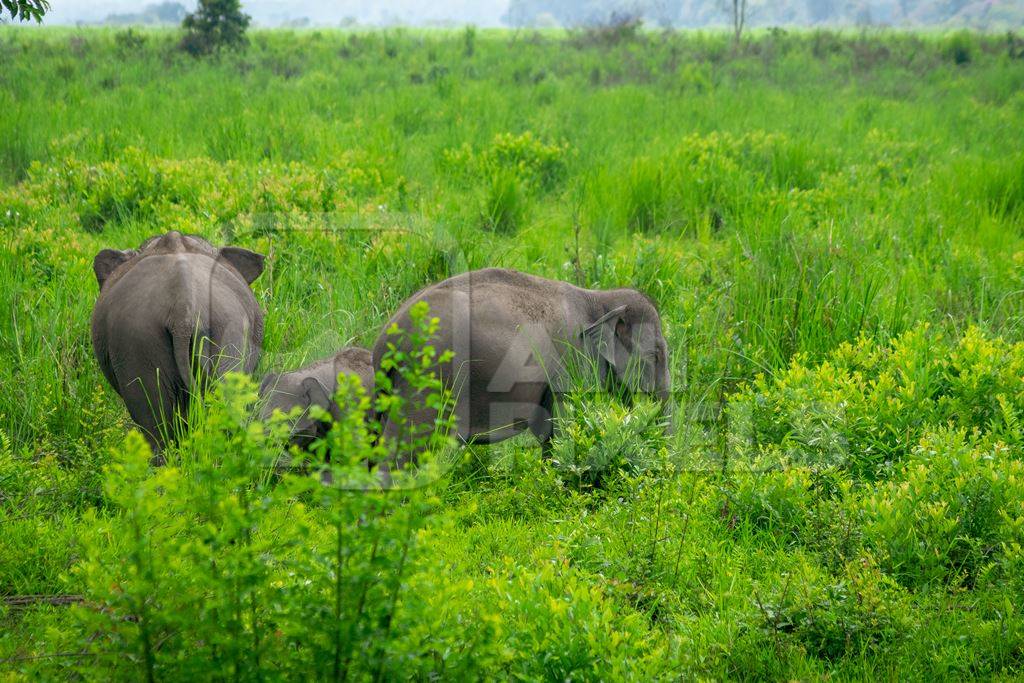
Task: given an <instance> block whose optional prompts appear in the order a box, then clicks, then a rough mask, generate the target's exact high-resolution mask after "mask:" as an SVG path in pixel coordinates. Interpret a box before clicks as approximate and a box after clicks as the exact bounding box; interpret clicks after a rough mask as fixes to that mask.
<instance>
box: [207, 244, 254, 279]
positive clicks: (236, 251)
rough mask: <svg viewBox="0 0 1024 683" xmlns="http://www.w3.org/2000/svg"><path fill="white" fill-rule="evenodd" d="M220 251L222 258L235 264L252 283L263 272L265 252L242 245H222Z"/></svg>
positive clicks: (236, 268)
mask: <svg viewBox="0 0 1024 683" xmlns="http://www.w3.org/2000/svg"><path fill="white" fill-rule="evenodd" d="M218 253H219V254H220V258H222V259H224V260H225V261H227V262H228V263H230V264H231V265H232V266H234V267H235V270H237V271H238V272H239V273H241V275H242V277H243V278H245V281H246V282H248V283H249V284H250V285H251V284H252V283H253V282H254V281H255V280H256V278H258V277H259V276H260V274H261V273H262V272H263V260H264V258H265V257H264V256H263V254H257V253H256V252H255V251H249V250H248V249H242V248H241V247H221V249H220V251H219V252H218Z"/></svg>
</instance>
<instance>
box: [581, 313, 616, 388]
mask: <svg viewBox="0 0 1024 683" xmlns="http://www.w3.org/2000/svg"><path fill="white" fill-rule="evenodd" d="M625 312H626V307H625V306H619V307H617V308H613V309H612V310H610V311H608V312H607V313H605V314H604V315H602V316H601V317H600V318H598V319H597V320H595V321H594V322H593V323H591V324H590V326H589V327H587V328H586V329H584V330H583V332H582V335H583V347H584V349H586V351H587V353H588V354H589V355H590V356H591V357H592V358H594V359H596V360H597V362H598V368H599V371H600V377H601V381H602V382H603V381H604V380H605V378H606V377H607V376H608V368H614V370H615V372H616V373H618V374H620V375H621V374H622V373H623V372H625V368H620V367H618V366H617V364H616V362H615V356H616V354H615V347H616V335H623V334H624V333H625V326H626V321H625V320H624V319H623V316H624V314H625Z"/></svg>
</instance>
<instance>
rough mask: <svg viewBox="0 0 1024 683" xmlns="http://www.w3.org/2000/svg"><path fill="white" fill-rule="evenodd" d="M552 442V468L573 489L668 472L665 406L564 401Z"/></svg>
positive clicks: (586, 398) (598, 399) (598, 398)
mask: <svg viewBox="0 0 1024 683" xmlns="http://www.w3.org/2000/svg"><path fill="white" fill-rule="evenodd" d="M558 413H559V414H558V415H557V417H555V418H554V421H555V436H554V438H553V439H552V440H551V464H552V465H553V466H554V468H555V470H556V471H557V472H558V473H559V476H561V477H562V479H563V481H565V482H566V483H567V484H568V485H570V486H571V487H573V488H576V489H581V488H591V487H598V486H601V485H602V483H603V482H604V481H605V480H606V479H608V478H610V477H614V476H615V475H616V474H619V473H622V472H627V473H633V474H635V473H640V472H649V471H658V470H664V469H665V468H666V467H667V466H668V461H669V456H668V448H667V446H668V444H667V441H666V437H665V430H664V423H663V420H662V406H661V404H660V403H658V402H656V401H650V400H637V401H636V402H635V403H634V404H633V405H632V406H629V407H627V406H625V405H623V404H622V403H621V402H619V401H618V400H617V399H615V398H612V397H609V396H607V395H604V394H587V395H574V394H569V395H567V396H565V397H563V399H562V401H561V402H560V404H559V408H558Z"/></svg>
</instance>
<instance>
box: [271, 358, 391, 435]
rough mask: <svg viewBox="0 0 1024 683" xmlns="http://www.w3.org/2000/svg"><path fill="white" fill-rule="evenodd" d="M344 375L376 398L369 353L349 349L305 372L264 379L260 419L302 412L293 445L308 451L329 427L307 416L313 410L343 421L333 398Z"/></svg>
mask: <svg viewBox="0 0 1024 683" xmlns="http://www.w3.org/2000/svg"><path fill="white" fill-rule="evenodd" d="M342 373H344V374H346V375H356V376H357V377H358V378H359V381H360V382H361V383H362V385H363V390H364V391H365V392H366V395H367V396H372V395H373V375H374V373H373V359H372V356H371V355H370V352H369V351H368V350H367V349H361V348H359V347H355V346H349V347H346V348H344V349H341V350H340V351H338V352H337V353H336V354H334V355H333V356H331V357H330V358H323V359H321V360H318V361H316V362H314V363H311V364H310V365H307V366H306V367H304V368H299V369H298V370H293V371H291V372H283V373H270V374H268V375H267V376H266V377H264V378H263V382H262V383H261V384H260V397H261V398H262V399H263V400H264V401H265V402H264V403H263V407H262V409H261V413H260V416H261V418H262V419H263V420H266V419H267V418H269V417H270V416H271V415H272V414H273V413H274V411H275V410H280V411H281V412H282V413H286V414H287V413H288V412H290V411H291V410H292V408H294V407H296V406H298V407H300V408H302V411H303V412H302V415H301V416H300V417H299V418H298V420H296V421H295V424H294V425H293V426H292V436H291V443H293V444H295V445H297V446H298V447H300V448H309V446H310V445H311V444H312V443H313V442H314V441H315V440H316V439H319V438H323V437H324V435H325V434H326V433H327V429H328V428H329V426H330V425H328V424H327V423H325V422H321V421H319V420H314V419H312V418H311V417H310V416H309V414H308V409H309V407H310V406H313V405H318V406H320V407H321V408H323V409H324V410H327V411H329V412H330V413H331V416H332V417H333V418H334V419H335V420H339V419H341V411H340V408H339V407H338V405H337V403H335V402H334V400H333V397H334V394H335V393H336V392H337V390H338V375H339V374H342Z"/></svg>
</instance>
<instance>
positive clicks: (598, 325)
mask: <svg viewBox="0 0 1024 683" xmlns="http://www.w3.org/2000/svg"><path fill="white" fill-rule="evenodd" d="M607 294H608V295H610V296H611V297H612V303H613V304H617V305H614V306H613V307H612V308H611V310H609V311H607V312H606V313H604V314H603V315H601V316H600V317H599V318H597V319H596V320H594V321H593V322H592V323H590V324H589V325H588V326H587V327H585V328H584V329H583V331H582V337H583V344H584V349H585V350H586V351H587V353H588V355H589V356H590V357H591V358H592V359H594V361H596V363H597V367H598V371H599V376H600V378H601V381H602V382H606V381H608V380H609V379H613V380H614V381H615V383H616V384H618V385H621V386H624V387H625V388H626V389H628V390H629V391H632V392H638V393H644V394H652V395H654V396H656V397H657V398H658V399H659V400H661V401H664V402H667V401H668V400H669V394H670V391H671V379H670V375H669V364H668V346H667V344H666V343H665V337H664V335H663V334H662V331H661V319H660V317H659V316H658V311H657V309H655V307H654V305H653V304H652V303H651V302H650V301H649V300H648V299H647V298H646V297H644V296H643V295H641V294H640V293H639V292H635V291H633V290H618V291H616V292H608V293H607ZM623 299H625V303H621V301H622V300H623Z"/></svg>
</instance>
